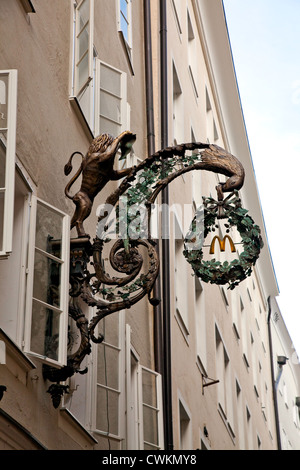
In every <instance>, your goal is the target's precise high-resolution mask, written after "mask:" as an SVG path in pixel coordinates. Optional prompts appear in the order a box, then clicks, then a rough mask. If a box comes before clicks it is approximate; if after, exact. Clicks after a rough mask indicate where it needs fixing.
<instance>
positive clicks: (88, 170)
mask: <svg viewBox="0 0 300 470" xmlns="http://www.w3.org/2000/svg"><path fill="white" fill-rule="evenodd" d="M135 140H136V136H135V134H132V133H131V132H129V131H125V132H123V133H122V134H121V135H119V137H116V138H114V137H112V136H111V135H109V134H101V135H100V136H98V137H96V138H95V139H94V140H93V141H92V142H91V145H90V147H89V149H88V152H87V154H86V155H85V156H84V155H83V154H82V153H81V152H74V153H72V155H71V157H70V159H69V160H68V162H67V163H66V165H65V167H64V172H65V175H68V174H69V173H71V171H72V168H73V167H72V159H73V157H74V155H76V154H79V155H81V157H82V162H81V165H80V167H79V169H78V170H77V172H76V173H75V175H74V176H73V177H72V179H71V180H70V181H69V183H68V184H67V186H66V187H65V194H66V196H67V197H68V198H69V199H71V200H72V201H73V202H74V204H75V205H76V209H75V212H74V215H73V217H72V220H71V228H73V227H76V230H77V234H78V237H86V236H88V235H87V234H86V233H85V230H84V227H83V222H84V220H85V219H86V218H87V217H88V216H89V215H90V213H91V210H92V206H93V202H94V199H95V197H96V196H97V194H98V193H99V192H100V191H101V190H102V189H103V188H104V186H105V185H106V184H107V183H108V182H109V181H116V180H119V179H121V178H123V177H124V176H127V175H129V174H130V173H131V171H132V168H126V169H124V170H114V160H115V156H116V153H117V151H118V150H120V151H121V154H122V157H125V156H126V155H127V154H128V152H130V150H131V147H132V145H133V143H134V142H135ZM80 174H82V182H81V187H80V189H79V191H78V192H77V193H76V194H75V195H74V196H72V195H71V194H70V189H71V186H72V185H73V184H74V183H75V181H76V180H77V178H78V177H79V176H80Z"/></svg>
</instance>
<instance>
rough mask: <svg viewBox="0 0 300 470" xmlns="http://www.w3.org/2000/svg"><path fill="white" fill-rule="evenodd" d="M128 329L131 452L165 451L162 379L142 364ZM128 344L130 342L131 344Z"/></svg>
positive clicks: (128, 417)
mask: <svg viewBox="0 0 300 470" xmlns="http://www.w3.org/2000/svg"><path fill="white" fill-rule="evenodd" d="M130 335H131V332H130V327H129V326H128V325H127V328H126V344H127V350H126V392H127V393H126V395H127V398H126V400H127V404H126V410H127V413H126V416H127V436H126V442H127V444H126V448H127V449H128V450H137V449H139V450H159V449H163V417H162V385H161V375H160V374H158V373H157V372H155V371H154V370H151V369H149V368H146V367H144V366H142V365H141V364H140V360H139V356H138V354H137V353H136V351H135V350H134V348H133V347H132V346H131V343H130ZM128 340H129V341H128Z"/></svg>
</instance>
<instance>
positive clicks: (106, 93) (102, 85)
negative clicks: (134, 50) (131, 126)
mask: <svg viewBox="0 0 300 470" xmlns="http://www.w3.org/2000/svg"><path fill="white" fill-rule="evenodd" d="M96 62H97V64H96V74H97V85H96V92H97V93H96V124H95V132H96V135H99V134H103V133H108V134H111V135H113V136H115V137H116V136H118V135H120V134H121V132H123V131H124V130H126V127H127V126H128V116H127V115H128V108H127V79H126V74H125V73H124V72H122V71H120V70H118V69H116V68H114V67H111V66H110V65H108V64H105V63H104V62H101V61H100V60H99V59H98V60H97V61H96Z"/></svg>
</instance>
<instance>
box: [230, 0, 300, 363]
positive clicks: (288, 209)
mask: <svg viewBox="0 0 300 470" xmlns="http://www.w3.org/2000/svg"><path fill="white" fill-rule="evenodd" d="M224 7H225V13H226V19H227V25H228V30H229V37H230V41H231V47H232V52H233V58H234V64H235V69H236V74H237V81H238V86H239V91H240V96H241V102H242V108H243V112H244V117H245V123H246V128H247V133H248V138H249V143H250V149H251V153H252V158H253V163H254V169H255V173H256V178H257V183H258V191H259V194H260V199H261V204H262V210H263V214H264V219H265V224H266V230H267V235H268V240H269V245H270V249H271V255H272V259H273V263H274V267H275V273H276V277H277V280H278V284H279V289H280V295H279V297H278V299H277V300H278V304H279V306H280V309H281V313H282V315H283V318H284V321H285V324H286V326H287V329H288V331H289V333H290V336H291V338H292V340H293V343H294V346H295V348H296V350H297V353H298V356H300V295H299V293H300V284H299V280H300V240H299V239H297V237H300V232H299V227H300V222H299V221H300V218H299V211H300V172H299V170H300V1H299V0H224ZM291 234H294V235H295V236H294V237H292V236H291Z"/></svg>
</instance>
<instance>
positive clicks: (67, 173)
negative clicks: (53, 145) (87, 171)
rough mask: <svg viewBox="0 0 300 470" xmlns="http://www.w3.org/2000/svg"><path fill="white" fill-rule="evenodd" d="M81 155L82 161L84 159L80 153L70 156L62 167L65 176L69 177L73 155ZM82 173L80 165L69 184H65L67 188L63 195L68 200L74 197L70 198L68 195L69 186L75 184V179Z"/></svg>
mask: <svg viewBox="0 0 300 470" xmlns="http://www.w3.org/2000/svg"><path fill="white" fill-rule="evenodd" d="M77 154H78V155H81V158H82V160H83V159H84V155H83V154H82V153H81V152H73V153H72V155H71V156H70V158H69V160H68V162H67V163H66V164H65V166H64V173H65V175H66V176H67V175H69V174H70V173H71V171H72V169H73V166H72V159H73V157H74V155H77ZM81 172H82V164H81V165H80V167H79V168H78V170H77V172H76V173H75V175H74V176H73V178H72V179H71V180H70V181H69V183H68V184H67V186H66V187H65V195H66V196H67V197H68V198H69V199H73V197H74V196H71V194H70V189H71V186H72V185H73V184H74V183H75V181H76V180H77V178H78V177H79V175H80V173H81Z"/></svg>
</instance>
